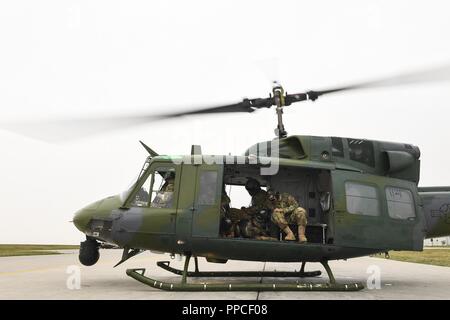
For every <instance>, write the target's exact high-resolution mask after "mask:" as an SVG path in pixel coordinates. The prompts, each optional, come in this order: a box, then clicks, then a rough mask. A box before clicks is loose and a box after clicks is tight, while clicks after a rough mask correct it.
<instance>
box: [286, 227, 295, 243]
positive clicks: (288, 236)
mask: <svg viewBox="0 0 450 320" xmlns="http://www.w3.org/2000/svg"><path fill="white" fill-rule="evenodd" d="M283 232H284V233H286V236H285V237H284V240H286V241H295V235H294V233H293V232H292V230H291V228H289V226H286V227H285V228H284V229H283Z"/></svg>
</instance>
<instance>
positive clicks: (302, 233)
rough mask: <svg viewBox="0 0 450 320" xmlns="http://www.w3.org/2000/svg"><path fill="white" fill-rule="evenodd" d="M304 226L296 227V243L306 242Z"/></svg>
mask: <svg viewBox="0 0 450 320" xmlns="http://www.w3.org/2000/svg"><path fill="white" fill-rule="evenodd" d="M305 229H306V228H305V226H298V242H300V243H305V242H307V241H308V239H306V236H305Z"/></svg>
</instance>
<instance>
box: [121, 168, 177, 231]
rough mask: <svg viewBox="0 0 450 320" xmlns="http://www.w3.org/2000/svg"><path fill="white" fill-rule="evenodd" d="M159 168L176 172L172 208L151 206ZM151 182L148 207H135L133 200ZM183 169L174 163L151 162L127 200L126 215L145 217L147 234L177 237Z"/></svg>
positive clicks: (144, 222) (125, 205)
mask: <svg viewBox="0 0 450 320" xmlns="http://www.w3.org/2000/svg"><path fill="white" fill-rule="evenodd" d="M158 168H170V169H174V170H175V181H174V191H173V197H172V201H173V202H172V206H171V207H170V208H159V207H152V206H151V196H152V193H153V192H154V190H152V189H154V183H155V175H157V174H158V173H157V171H156V169H158ZM148 179H151V181H150V190H149V195H148V197H149V199H148V205H146V206H133V205H132V200H133V199H134V198H135V196H136V194H137V192H138V191H139V190H140V188H141V187H142V185H143V184H144V183H147V182H148ZM180 179H181V169H180V166H178V165H175V164H173V163H172V162H164V161H157V162H151V163H150V165H149V167H148V169H147V171H146V173H145V174H144V175H143V176H142V177H141V178H140V181H139V183H137V184H136V185H135V187H134V190H133V192H132V193H131V194H130V196H129V197H128V199H127V200H126V202H125V204H124V207H126V208H128V211H127V213H126V214H128V215H130V214H134V213H137V214H139V215H142V216H143V219H144V220H143V224H146V225H147V227H146V232H147V233H149V234H159V235H160V234H164V235H168V236H170V237H174V236H175V230H176V219H175V218H176V212H177V208H178V195H179V189H180Z"/></svg>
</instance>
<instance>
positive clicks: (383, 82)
mask: <svg viewBox="0 0 450 320" xmlns="http://www.w3.org/2000/svg"><path fill="white" fill-rule="evenodd" d="M449 80H450V65H447V66H441V67H437V68H431V69H426V70H421V71H416V72H411V73H404V74H399V75H395V76H391V77H387V78H381V79H376V80H371V81H364V82H360V83H355V84H350V85H345V86H341V87H334V88H330V89H324V90H318V91H315V90H311V91H308V92H306V93H298V94H288V95H286V106H288V105H290V104H292V103H294V102H300V101H305V100H311V101H315V100H316V99H317V98H318V97H320V96H323V95H326V94H330V93H337V92H343V91H351V90H357V89H369V88H381V87H395V86H401V85H408V84H419V83H432V82H443V81H449Z"/></svg>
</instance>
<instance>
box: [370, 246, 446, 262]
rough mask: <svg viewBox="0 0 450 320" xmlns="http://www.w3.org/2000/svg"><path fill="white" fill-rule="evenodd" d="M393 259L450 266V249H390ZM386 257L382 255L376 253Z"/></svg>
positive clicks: (379, 256) (378, 256) (380, 256)
mask: <svg viewBox="0 0 450 320" xmlns="http://www.w3.org/2000/svg"><path fill="white" fill-rule="evenodd" d="M389 256H390V259H391V260H398V261H405V262H415V263H424V264H432V265H435V266H444V267H450V249H434V248H433V249H425V250H424V251H422V252H414V251H389ZM374 257H377V258H384V254H382V255H374Z"/></svg>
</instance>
